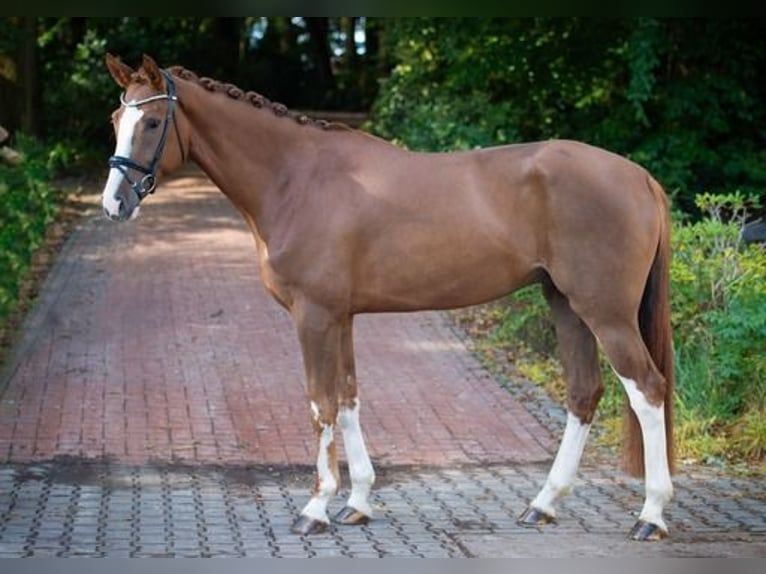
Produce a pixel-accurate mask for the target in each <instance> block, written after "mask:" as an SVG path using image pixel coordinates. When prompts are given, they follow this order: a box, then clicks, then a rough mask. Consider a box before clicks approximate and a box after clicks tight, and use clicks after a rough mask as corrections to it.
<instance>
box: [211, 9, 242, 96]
mask: <svg viewBox="0 0 766 574" xmlns="http://www.w3.org/2000/svg"><path fill="white" fill-rule="evenodd" d="M242 20H243V19H242V18H228V17H227V18H215V19H214V20H213V26H212V29H213V30H212V31H213V38H214V40H213V44H212V46H211V47H210V48H211V50H212V51H214V52H215V53H216V56H215V58H214V61H216V62H218V71H217V73H216V75H217V76H218V77H219V78H221V79H222V80H228V81H235V80H236V79H237V73H238V72H239V64H240V39H241V36H242V28H243V25H242V24H243V21H242Z"/></svg>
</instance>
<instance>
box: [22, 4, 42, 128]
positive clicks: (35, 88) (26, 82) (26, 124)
mask: <svg viewBox="0 0 766 574" xmlns="http://www.w3.org/2000/svg"><path fill="white" fill-rule="evenodd" d="M21 29H22V30H21V31H22V34H21V42H20V45H19V60H18V61H19V78H18V79H19V85H20V87H21V129H22V130H24V131H25V132H27V133H30V134H35V135H39V127H40V125H39V124H40V117H39V110H40V85H39V76H38V71H37V31H38V30H37V18H35V17H33V16H24V17H23V18H22V19H21Z"/></svg>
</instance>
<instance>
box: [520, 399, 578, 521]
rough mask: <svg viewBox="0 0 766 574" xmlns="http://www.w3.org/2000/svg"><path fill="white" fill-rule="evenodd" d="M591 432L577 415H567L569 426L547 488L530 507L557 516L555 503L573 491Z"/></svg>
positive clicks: (547, 481) (546, 484) (552, 468)
mask: <svg viewBox="0 0 766 574" xmlns="http://www.w3.org/2000/svg"><path fill="white" fill-rule="evenodd" d="M589 432H590V425H589V424H583V423H582V422H580V419H579V418H577V417H576V416H575V415H573V414H572V413H567V426H566V428H565V429H564V436H563V438H562V439H561V445H560V446H559V451H558V453H557V454H556V459H555V460H554V461H553V466H552V467H551V471H550V473H549V474H548V479H547V480H546V481H545V486H543V489H542V490H541V491H540V493H539V494H538V495H537V496H536V497H535V499H534V500H533V501H532V503H531V504H530V506H532V507H533V508H536V509H537V510H540V511H542V512H544V513H546V514H547V515H549V516H556V511H555V510H554V508H553V503H554V502H555V501H556V500H557V499H558V498H559V497H561V496H563V495H564V494H567V493H568V492H570V491H571V490H572V484H573V483H574V479H575V475H576V474H577V468H578V467H579V466H580V458H581V457H582V452H583V450H584V449H585V442H586V441H587V440H588V433H589Z"/></svg>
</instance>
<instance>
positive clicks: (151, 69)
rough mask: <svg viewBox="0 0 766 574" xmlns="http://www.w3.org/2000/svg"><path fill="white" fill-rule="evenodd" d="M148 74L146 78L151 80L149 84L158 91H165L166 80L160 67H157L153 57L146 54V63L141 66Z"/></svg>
mask: <svg viewBox="0 0 766 574" xmlns="http://www.w3.org/2000/svg"><path fill="white" fill-rule="evenodd" d="M141 67H142V68H143V70H144V73H145V74H146V78H147V79H148V80H149V84H151V86H152V87H153V88H154V89H156V90H157V91H160V92H163V91H165V78H163V77H162V72H160V67H159V66H158V65H157V62H155V61H154V60H153V59H152V57H151V56H147V55H146V54H144V61H143V64H142V66H141Z"/></svg>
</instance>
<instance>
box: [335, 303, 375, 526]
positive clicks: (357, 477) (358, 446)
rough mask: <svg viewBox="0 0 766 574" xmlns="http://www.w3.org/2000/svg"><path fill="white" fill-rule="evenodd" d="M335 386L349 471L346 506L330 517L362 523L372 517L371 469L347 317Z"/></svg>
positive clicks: (373, 479)
mask: <svg viewBox="0 0 766 574" xmlns="http://www.w3.org/2000/svg"><path fill="white" fill-rule="evenodd" d="M338 386H339V389H338V399H339V401H340V404H339V409H338V425H339V426H340V429H341V431H342V433H343V443H344V445H345V447H346V458H348V470H349V474H350V475H351V495H350V496H349V498H348V502H347V503H346V506H345V507H344V508H343V509H342V510H341V511H340V512H338V514H336V515H335V517H334V518H333V520H334V521H335V522H337V523H339V524H349V525H352V524H365V523H366V522H368V521H369V519H370V518H371V517H372V507H371V506H370V502H369V500H368V499H369V496H370V489H371V488H372V484H373V483H374V482H375V470H374V468H373V466H372V461H371V460H370V455H369V454H368V453H367V447H366V445H365V443H364V436H363V435H362V427H361V425H360V424H359V393H358V390H357V382H356V368H355V366H354V337H353V333H352V318H351V317H349V318H348V320H347V321H344V322H343V328H342V331H341V378H340V381H339V385H338Z"/></svg>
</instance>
